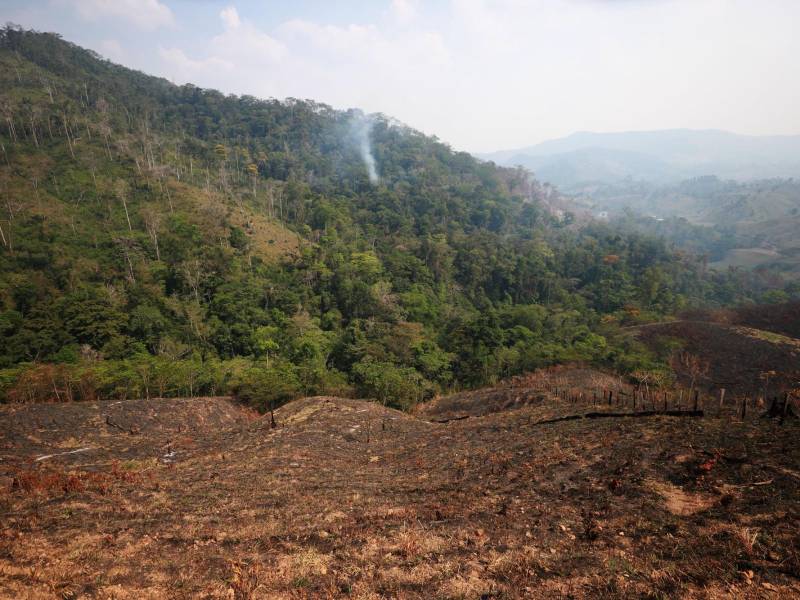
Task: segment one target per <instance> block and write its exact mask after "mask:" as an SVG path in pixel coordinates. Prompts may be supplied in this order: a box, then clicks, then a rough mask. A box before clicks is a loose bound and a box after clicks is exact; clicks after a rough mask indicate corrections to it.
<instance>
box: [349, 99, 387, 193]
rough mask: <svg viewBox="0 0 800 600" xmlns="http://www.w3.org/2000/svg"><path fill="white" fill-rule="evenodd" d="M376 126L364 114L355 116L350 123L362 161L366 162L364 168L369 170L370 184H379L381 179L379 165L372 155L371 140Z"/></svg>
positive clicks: (351, 132)
mask: <svg viewBox="0 0 800 600" xmlns="http://www.w3.org/2000/svg"><path fill="white" fill-rule="evenodd" d="M374 124H375V123H374V121H373V119H372V117H369V116H366V115H363V114H357V115H355V116H354V117H353V118H352V120H351V122H350V134H351V136H352V137H353V140H354V141H355V143H356V145H357V146H358V152H359V154H360V155H361V160H363V161H364V166H365V167H366V168H367V175H369V181H370V183H378V181H379V179H380V177H379V176H378V169H377V163H376V162H375V157H374V156H373V154H372V141H371V140H370V136H371V135H372V127H373V125H374Z"/></svg>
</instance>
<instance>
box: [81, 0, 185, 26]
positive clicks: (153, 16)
mask: <svg viewBox="0 0 800 600" xmlns="http://www.w3.org/2000/svg"><path fill="white" fill-rule="evenodd" d="M69 3H70V4H71V5H72V6H74V7H75V9H76V10H77V11H78V14H79V15H80V16H81V17H82V18H84V19H86V20H90V21H95V20H98V19H101V18H116V19H122V20H124V21H127V22H129V23H132V24H133V25H135V26H137V27H140V28H141V29H148V30H151V29H157V28H159V27H164V26H170V25H173V24H174V23H175V17H174V16H173V14H172V11H171V10H170V8H169V7H168V6H166V5H165V4H162V3H161V2H159V0H69Z"/></svg>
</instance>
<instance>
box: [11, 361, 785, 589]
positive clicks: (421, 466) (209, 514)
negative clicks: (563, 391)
mask: <svg viewBox="0 0 800 600" xmlns="http://www.w3.org/2000/svg"><path fill="white" fill-rule="evenodd" d="M554 377H555V378H558V377H561V378H562V379H560V380H559V381H560V382H561V383H562V384H563V383H566V382H567V381H572V382H573V384H574V386H575V387H576V388H577V387H580V386H581V385H582V384H586V385H587V387H586V389H585V392H586V393H585V397H587V398H588V396H589V394H590V392H589V390H590V389H591V388H590V387H589V386H590V385H594V384H596V383H597V382H598V381H599V380H598V379H597V377H601V378H602V377H604V376H603V375H602V374H596V373H592V372H591V371H588V370H578V371H573V372H569V371H561V372H559V371H556V372H555V374H554V372H549V374H547V375H546V377H545V380H543V379H542V377H541V376H534V377H532V378H531V379H527V380H526V379H519V380H516V381H514V382H510V383H509V384H507V385H506V386H501V387H499V388H492V389H490V390H484V391H482V392H473V393H472V394H484V396H485V398H484V399H483V400H484V402H483V403H484V404H485V402H487V401H488V402H489V404H492V406H493V411H492V412H485V411H483V410H477V411H476V410H475V409H474V408H469V400H470V397H466V398H465V397H462V398H460V399H459V398H454V399H445V400H443V401H442V400H440V401H439V403H440V405H431V406H428V407H422V408H421V410H420V411H419V414H418V415H417V416H412V415H408V414H404V413H400V412H397V411H393V410H390V409H386V408H384V407H382V406H380V405H378V404H375V403H370V402H363V401H357V400H345V399H338V398H307V399H303V400H298V401H295V402H292V403H290V404H288V405H286V406H284V407H282V408H281V409H279V410H277V411H276V412H275V424H276V426H275V427H272V425H271V420H270V416H269V415H267V416H265V417H257V416H254V415H253V414H252V413H250V412H249V411H246V410H244V409H242V408H240V407H238V406H237V405H235V404H233V403H231V402H230V401H229V400H227V399H224V398H215V399H194V400H183V401H178V402H175V401H167V400H151V401H148V402H145V401H126V402H117V403H111V402H109V403H95V404H91V405H88V404H85V405H78V404H76V405H67V406H65V405H54V404H50V405H33V406H21V407H20V406H17V407H10V406H5V407H2V411H3V415H2V420H0V423H2V424H1V425H0V458H2V460H1V461H0V473H2V475H1V476H0V477H2V480H1V481H0V511H1V512H0V514H2V529H0V596H2V597H8V598H203V597H205V598H558V597H563V598H669V597H694V598H723V597H736V598H766V597H775V598H787V597H794V596H799V595H800V579H798V578H800V521H799V520H798V517H799V516H800V493H799V492H800V450H798V447H797V439H798V434H800V426H798V425H797V420H796V419H790V420H787V421H786V423H785V424H784V425H783V426H780V425H778V423H777V422H776V421H773V420H769V419H761V418H758V417H757V416H755V415H753V416H752V417H751V418H746V419H745V420H743V421H742V420H739V419H736V418H733V417H732V415H726V416H724V417H716V416H712V417H709V416H706V417H702V418H698V417H688V416H683V417H676V416H663V415H656V416H642V415H638V416H634V415H631V416H615V417H609V418H596V419H574V420H560V421H555V422H553V421H552V420H553V419H558V418H560V417H570V416H574V415H581V414H584V413H586V412H590V411H591V412H602V411H611V410H613V411H615V412H620V411H622V412H625V411H629V408H628V409H626V408H624V407H620V406H613V407H608V406H603V405H602V404H594V403H593V402H591V401H589V400H588V399H587V400H579V398H580V396H579V394H578V399H576V398H575V397H571V398H570V399H569V400H563V399H560V398H557V397H556V396H555V395H554V394H552V393H551V392H549V391H547V390H548V389H550V387H551V385H552V384H553V383H554V381H555V380H554V379H553V378H554ZM570 377H574V378H573V379H570ZM564 378H566V379H564ZM492 394H494V395H492ZM518 398H528V399H529V400H524V401H523V400H518ZM487 399H488V400H487ZM459 402H460V403H462V404H463V405H464V406H465V407H466V408H464V409H463V410H462V409H459V408H458V406H457V405H458V404H459ZM443 406H444V407H443ZM448 415H449V416H453V415H455V416H458V417H459V418H458V420H450V421H449V422H447V423H437V422H432V421H434V420H437V419H438V420H444V419H442V417H443V416H445V417H446V416H448ZM106 417H108V418H106ZM81 449H83V450H81ZM75 450H81V451H80V452H75ZM42 457H46V458H42ZM37 459H39V460H37Z"/></svg>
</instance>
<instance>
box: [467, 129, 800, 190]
mask: <svg viewBox="0 0 800 600" xmlns="http://www.w3.org/2000/svg"><path fill="white" fill-rule="evenodd" d="M479 156H480V158H483V159H485V160H492V161H494V162H496V163H497V164H499V165H504V166H515V165H521V166H523V167H525V168H528V169H530V170H532V171H533V172H534V173H535V174H536V176H537V177H538V178H539V179H540V180H542V181H545V182H549V183H552V184H554V185H557V186H559V187H560V188H562V189H563V190H564V191H571V190H573V189H575V188H579V187H581V186H584V185H586V184H592V183H615V182H618V181H621V180H625V179H634V180H640V181H641V180H644V181H649V182H653V183H674V182H678V181H681V180H684V179H689V178H692V177H699V176H703V175H716V176H717V177H720V178H722V179H737V180H747V179H760V178H771V177H797V176H800V135H787V136H745V135H738V134H735V133H730V132H726V131H719V130H690V129H670V130H663V131H631V132H619V133H591V132H579V133H574V134H572V135H570V136H567V137H564V138H559V139H555V140H549V141H546V142H542V143H540V144H537V145H534V146H529V147H526V148H518V149H515V150H505V151H500V152H492V153H488V154H482V155H479Z"/></svg>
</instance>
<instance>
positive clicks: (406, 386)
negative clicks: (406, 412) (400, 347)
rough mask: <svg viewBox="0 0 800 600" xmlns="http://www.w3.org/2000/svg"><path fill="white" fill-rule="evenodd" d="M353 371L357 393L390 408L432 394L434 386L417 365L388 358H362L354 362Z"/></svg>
mask: <svg viewBox="0 0 800 600" xmlns="http://www.w3.org/2000/svg"><path fill="white" fill-rule="evenodd" d="M353 374H354V375H355V378H356V381H357V383H358V391H359V394H361V395H364V396H366V397H370V398H375V399H377V400H378V401H379V402H381V403H382V404H384V405H386V406H391V407H393V408H399V409H407V408H410V407H411V406H413V405H414V404H415V403H417V402H420V401H422V400H424V399H426V398H429V397H430V396H432V395H433V393H434V390H435V388H434V386H433V384H432V383H431V382H430V381H428V380H426V379H425V378H424V377H423V376H422V375H420V373H419V372H418V371H417V370H416V369H412V368H411V367H398V366H396V365H394V364H392V363H389V362H378V361H374V360H371V359H365V360H362V361H361V362H358V363H356V364H355V365H353Z"/></svg>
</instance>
